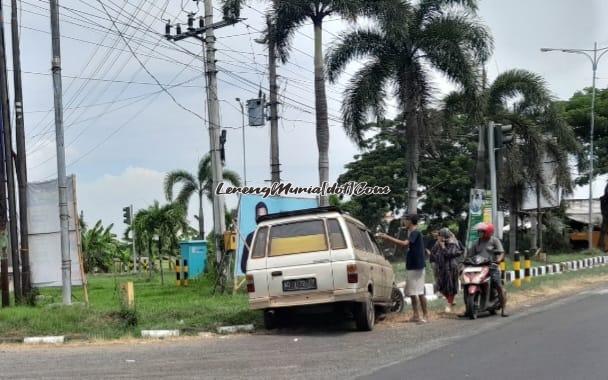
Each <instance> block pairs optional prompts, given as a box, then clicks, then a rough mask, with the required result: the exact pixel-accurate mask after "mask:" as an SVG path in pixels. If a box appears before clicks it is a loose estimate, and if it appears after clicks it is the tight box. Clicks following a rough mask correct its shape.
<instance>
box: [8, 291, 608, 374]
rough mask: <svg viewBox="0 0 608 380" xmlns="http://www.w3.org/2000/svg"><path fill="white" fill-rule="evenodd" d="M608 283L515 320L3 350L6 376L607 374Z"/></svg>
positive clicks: (312, 327)
mask: <svg viewBox="0 0 608 380" xmlns="http://www.w3.org/2000/svg"><path fill="white" fill-rule="evenodd" d="M606 320H608V288H605V289H599V290H594V291H589V292H587V293H586V294H580V295H577V296H574V297H569V298H567V299H564V300H561V301H559V302H554V303H551V304H547V305H542V306H538V307H528V308H525V309H524V310H522V311H519V312H518V313H516V314H515V315H513V316H512V317H510V318H500V317H488V318H482V319H480V320H477V321H468V320H457V319H453V320H441V321H436V322H431V323H430V324H428V325H423V326H418V325H413V324H401V325H398V326H397V327H389V326H387V324H386V323H382V322H381V323H380V324H378V325H377V328H376V329H375V330H374V331H373V332H369V333H360V332H355V331H353V328H352V326H351V325H350V324H346V325H345V324H335V323H329V322H328V321H327V320H326V319H321V320H320V321H319V320H317V321H313V322H310V323H309V324H307V326H305V327H303V328H297V329H296V328H289V329H285V330H283V331H280V332H279V333H275V334H261V335H254V336H248V335H245V336H231V337H225V338H193V339H189V340H185V341H183V340H177V341H164V342H158V343H134V344H129V345H123V344H108V345H82V346H67V347H64V346H60V347H35V348H25V347H19V346H17V347H9V346H4V347H2V348H0V378H2V379H5V378H6V379H9V378H10V379H39V378H44V379H72V378H78V379H83V378H87V379H88V378H92V379H107V378H117V379H153V378H154V379H157V378H169V379H206V378H210V379H251V378H260V379H311V378H320V379H328V378H331V379H352V378H356V377H358V376H367V378H372V379H425V380H427V379H433V380H434V379H482V378H492V379H513V378H518V377H519V376H521V377H522V378H532V379H606V378H608V360H606V352H608V329H606V327H605V326H604V324H605V321H606Z"/></svg>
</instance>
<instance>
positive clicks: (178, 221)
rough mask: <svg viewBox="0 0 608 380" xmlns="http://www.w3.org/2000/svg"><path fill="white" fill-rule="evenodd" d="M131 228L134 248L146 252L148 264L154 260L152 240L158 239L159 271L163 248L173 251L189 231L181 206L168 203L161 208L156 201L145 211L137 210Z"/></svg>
mask: <svg viewBox="0 0 608 380" xmlns="http://www.w3.org/2000/svg"><path fill="white" fill-rule="evenodd" d="M131 228H133V229H134V230H135V237H136V239H135V245H136V248H137V249H138V251H139V252H144V250H147V251H148V258H149V261H150V263H152V261H153V258H154V249H155V247H154V240H155V239H158V246H157V247H156V251H157V255H158V259H159V262H160V264H161V265H160V267H159V268H160V269H161V271H162V250H163V248H169V250H170V252H171V251H174V250H175V249H176V248H177V246H178V241H179V236H180V235H182V234H184V233H188V231H189V229H190V227H189V226H188V222H187V220H186V209H185V207H184V205H183V204H180V203H168V204H166V205H163V206H161V205H160V203H159V202H158V201H154V203H153V204H152V205H150V206H149V207H148V208H146V209H143V210H139V211H138V212H137V213H136V214H135V217H134V218H133V223H132V226H131ZM163 243H164V244H163ZM150 273H151V265H150Z"/></svg>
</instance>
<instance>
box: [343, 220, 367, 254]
mask: <svg viewBox="0 0 608 380" xmlns="http://www.w3.org/2000/svg"><path fill="white" fill-rule="evenodd" d="M346 225H347V226H348V232H350V236H351V239H352V240H353V246H354V247H355V249H359V250H361V251H365V250H366V248H365V242H364V241H363V236H362V235H361V230H360V229H359V227H357V226H356V225H354V224H353V223H351V222H346Z"/></svg>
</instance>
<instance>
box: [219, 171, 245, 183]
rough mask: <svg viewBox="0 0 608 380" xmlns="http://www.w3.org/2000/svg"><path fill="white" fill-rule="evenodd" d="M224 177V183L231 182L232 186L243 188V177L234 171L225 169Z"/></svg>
mask: <svg viewBox="0 0 608 380" xmlns="http://www.w3.org/2000/svg"><path fill="white" fill-rule="evenodd" d="M223 177H224V181H227V182H229V183H230V184H231V185H232V186H236V187H239V186H241V176H239V174H238V173H237V172H235V171H234V170H230V169H224V172H223Z"/></svg>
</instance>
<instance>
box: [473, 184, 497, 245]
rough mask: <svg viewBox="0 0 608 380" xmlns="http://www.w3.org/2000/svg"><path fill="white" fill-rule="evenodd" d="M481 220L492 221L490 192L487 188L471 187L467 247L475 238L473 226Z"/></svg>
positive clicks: (475, 233)
mask: <svg viewBox="0 0 608 380" xmlns="http://www.w3.org/2000/svg"><path fill="white" fill-rule="evenodd" d="M481 222H485V223H492V193H491V192H490V191H489V190H482V189H471V199H470V201H469V228H468V233H467V247H471V246H472V245H473V243H475V241H476V240H477V231H475V226H476V225H477V224H478V223H481Z"/></svg>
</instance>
